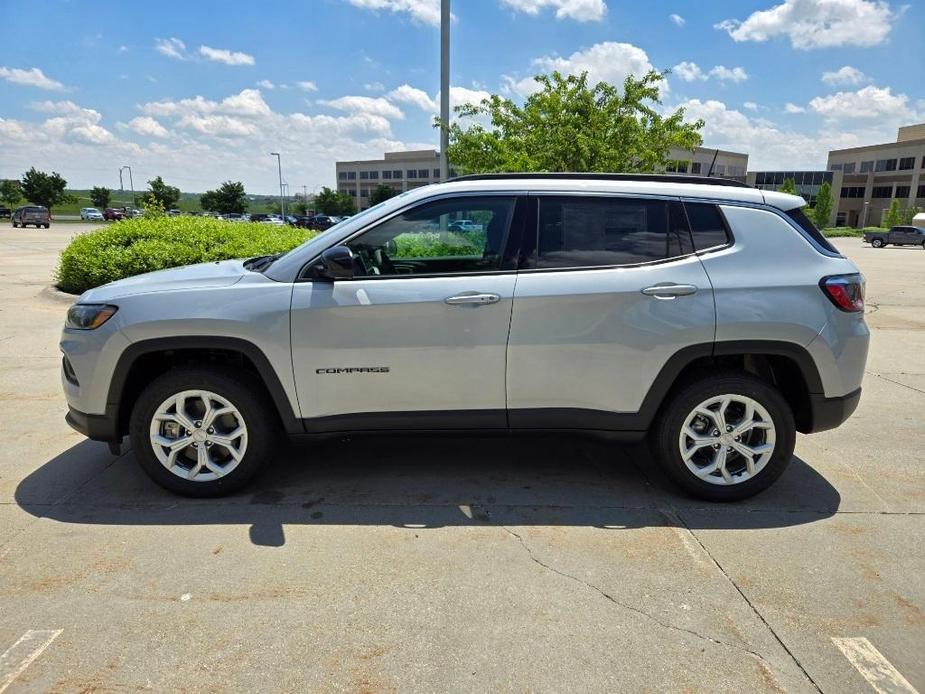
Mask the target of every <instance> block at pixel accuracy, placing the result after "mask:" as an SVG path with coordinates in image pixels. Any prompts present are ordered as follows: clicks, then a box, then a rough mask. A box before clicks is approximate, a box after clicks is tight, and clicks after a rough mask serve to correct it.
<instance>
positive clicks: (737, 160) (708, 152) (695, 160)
mask: <svg viewBox="0 0 925 694" xmlns="http://www.w3.org/2000/svg"><path fill="white" fill-rule="evenodd" d="M747 170H748V155H747V154H743V153H741V152H729V151H727V150H723V149H710V148H708V147H695V148H694V151H693V152H691V151H690V150H686V149H681V148H680V147H672V148H671V149H670V150H669V152H668V166H667V167H666V171H667V172H668V173H675V172H676V173H686V174H693V175H696V176H718V177H720V178H734V179H736V180H738V181H744V180H745V172H746V171H747Z"/></svg>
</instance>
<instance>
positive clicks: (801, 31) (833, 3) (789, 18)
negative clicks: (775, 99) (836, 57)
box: [715, 0, 897, 50]
mask: <svg viewBox="0 0 925 694" xmlns="http://www.w3.org/2000/svg"><path fill="white" fill-rule="evenodd" d="M896 16H897V13H894V12H893V11H892V10H891V9H890V6H889V5H888V4H887V3H886V2H884V1H883V0H784V2H783V3H781V4H780V5H775V6H774V7H771V8H770V9H767V10H759V11H757V12H753V13H752V14H751V15H749V16H748V17H747V18H746V19H745V20H744V21H740V20H738V19H727V20H725V21H723V22H720V23H719V24H716V25H715V28H717V29H722V30H724V31H726V32H727V33H728V34H729V35H730V36H731V37H732V38H733V39H734V40H735V41H767V40H768V39H771V38H774V37H776V36H786V37H788V38H789V39H790V44H791V45H792V46H793V47H794V48H800V49H804V50H809V49H812V48H827V47H832V46H876V45H877V44H879V43H882V42H883V41H884V40H885V39H886V37H887V35H888V34H889V33H890V29H891V24H892V22H893V20H894V19H895V18H896Z"/></svg>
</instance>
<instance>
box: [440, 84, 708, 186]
mask: <svg viewBox="0 0 925 694" xmlns="http://www.w3.org/2000/svg"><path fill="white" fill-rule="evenodd" d="M667 74H668V73H667V71H666V72H661V73H660V72H656V71H654V70H653V71H650V72H649V73H648V74H646V75H645V76H643V77H642V78H641V79H636V78H635V77H634V76H632V75H630V76H629V77H627V78H626V80H624V82H623V88H622V90H621V89H618V88H617V87H615V86H613V85H611V84H608V83H606V82H598V83H597V84H596V85H594V86H589V85H588V74H587V73H586V72H583V73H582V74H581V75H578V76H575V75H569V76H567V77H564V76H563V75H561V74H560V73H559V72H553V73H552V74H551V75H538V76H536V77H535V78H534V79H535V80H536V82H537V83H538V84H539V86H540V89H539V91H537V92H535V93H534V94H532V95H530V96H529V97H528V98H527V100H526V102H525V103H524V105H523V106H518V105H516V104H515V103H514V102H513V101H511V100H510V99H505V98H502V97H500V96H498V95H497V94H493V95H492V96H490V97H489V98H487V99H483V100H482V101H481V102H480V103H479V104H464V105H462V106H457V107H456V109H455V111H456V113H457V114H458V115H459V116H460V118H461V119H462V120H457V121H456V122H454V123H453V124H452V125H450V127H449V138H450V146H449V150H448V156H449V159H450V161H451V162H452V164H453V167H454V168H455V169H457V170H459V171H460V172H466V173H482V172H491V171H626V172H645V171H657V170H660V169H663V168H664V166H665V165H666V163H667V156H668V151H669V149H670V148H671V147H680V148H681V149H685V150H693V148H694V147H696V146H698V145H700V144H701V142H702V140H701V137H700V133H699V131H700V129H701V128H703V125H704V123H703V121H702V120H698V121H696V122H694V123H685V122H684V109H681V108H679V109H677V110H675V111H674V112H673V113H671V114H670V115H668V116H663V115H662V114H661V113H660V112H659V110H658V108H657V107H658V105H659V104H660V103H661V102H660V101H659V86H660V84H661V83H662V82H663V81H664V80H665V76H666V75H667ZM470 119H475V120H474V121H473V120H470ZM485 120H488V121H489V122H490V125H489V126H487V127H486V126H485V125H482V122H484V121H485ZM480 121H481V122H480ZM463 124H464V125H465V127H464V125H463ZM435 125H436V126H437V127H444V126H443V125H442V124H441V123H440V121H439V120H438V121H437V122H436V123H435Z"/></svg>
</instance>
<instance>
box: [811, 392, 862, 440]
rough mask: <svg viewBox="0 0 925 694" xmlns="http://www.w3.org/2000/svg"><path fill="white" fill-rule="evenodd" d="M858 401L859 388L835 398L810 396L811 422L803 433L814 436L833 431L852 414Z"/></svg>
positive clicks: (859, 396)
mask: <svg viewBox="0 0 925 694" xmlns="http://www.w3.org/2000/svg"><path fill="white" fill-rule="evenodd" d="M860 401H861V389H860V388H858V389H857V390H855V391H852V392H850V393H848V394H847V395H842V396H841V397H837V398H827V397H825V396H824V395H818V394H810V396H809V408H810V417H811V418H812V421H811V424H810V427H809V429H808V430H807V431H806V432H804V433H806V434H814V433H816V432H818V431H826V430H827V429H834V428H835V427H837V426H839V425H840V424H841V423H842V422H844V421H845V420H846V419H848V417H850V416H851V415H852V414H853V413H854V411H855V410H856V409H857V408H858V403H859V402H860Z"/></svg>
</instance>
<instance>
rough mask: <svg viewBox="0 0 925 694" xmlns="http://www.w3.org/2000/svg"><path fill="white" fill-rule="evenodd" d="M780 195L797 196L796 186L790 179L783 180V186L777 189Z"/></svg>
mask: <svg viewBox="0 0 925 694" xmlns="http://www.w3.org/2000/svg"><path fill="white" fill-rule="evenodd" d="M778 190H780V192H781V193H790V194H791V195H799V193H798V192H797V184H796V183H795V182H794V180H793V179H792V178H785V179H784V182H783V184H781V187H780V188H779V189H778Z"/></svg>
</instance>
